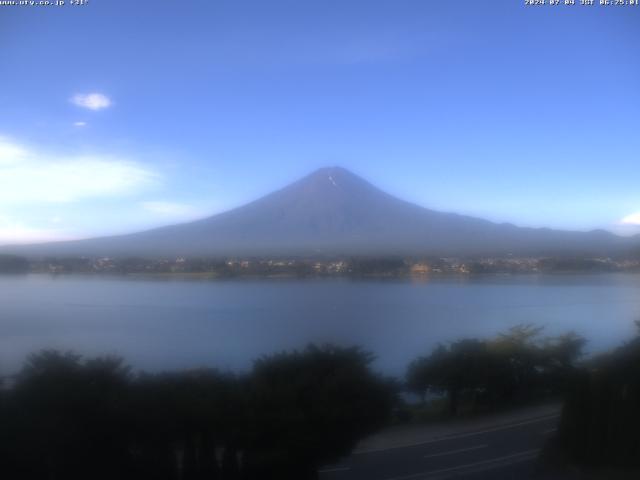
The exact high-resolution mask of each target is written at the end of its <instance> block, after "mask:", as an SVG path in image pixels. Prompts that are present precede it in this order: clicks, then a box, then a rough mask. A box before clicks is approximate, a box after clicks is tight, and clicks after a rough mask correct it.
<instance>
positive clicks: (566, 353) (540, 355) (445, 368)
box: [406, 325, 585, 415]
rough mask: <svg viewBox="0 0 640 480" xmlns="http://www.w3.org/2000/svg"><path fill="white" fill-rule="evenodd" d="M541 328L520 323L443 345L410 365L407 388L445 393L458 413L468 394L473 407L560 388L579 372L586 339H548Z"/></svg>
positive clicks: (452, 411) (420, 392) (522, 399)
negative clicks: (492, 336) (486, 336)
mask: <svg viewBox="0 0 640 480" xmlns="http://www.w3.org/2000/svg"><path fill="white" fill-rule="evenodd" d="M541 332H542V329H541V328H539V327H534V326H531V325H520V326H517V327H514V328H512V329H510V330H509V331H508V332H506V333H503V334H500V335H498V336H497V337H496V338H495V339H490V340H478V339H463V340H459V341H457V342H454V343H451V344H450V345H448V346H444V345H438V346H437V347H436V348H435V349H434V350H433V351H432V352H431V354H429V355H428V356H425V357H420V358H418V359H416V360H414V361H413V362H412V363H411V364H410V365H409V367H408V369H407V373H406V385H407V388H408V389H409V390H410V391H412V392H414V393H416V394H418V395H420V396H421V397H422V398H423V399H424V398H426V396H427V395H428V394H436V395H437V394H442V393H445V394H446V396H447V398H448V400H449V413H450V414H452V415H456V414H457V413H458V411H459V408H460V402H461V400H462V399H465V400H467V401H470V402H471V403H472V405H473V408H477V407H480V406H485V407H489V408H491V407H497V406H500V405H510V404H514V403H521V402H526V401H530V400H532V399H535V398H539V397H540V396H544V395H548V394H552V393H558V392H560V391H562V388H563V380H564V379H565V378H567V377H568V376H570V375H571V374H572V373H573V371H574V368H575V365H574V364H575V362H576V360H577V359H578V358H579V357H580V356H581V354H582V348H583V346H584V344H585V341H584V339H583V338H582V337H579V336H578V335H576V334H574V333H569V334H566V335H562V336H560V337H556V338H546V339H542V338H541V337H540V335H541Z"/></svg>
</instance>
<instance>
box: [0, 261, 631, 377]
mask: <svg viewBox="0 0 640 480" xmlns="http://www.w3.org/2000/svg"><path fill="white" fill-rule="evenodd" d="M636 319H640V276H638V275H628V274H613V275H609V274H606V275H605V274H602V275H584V276H580V275H557V276H536V275H531V276H507V277H492V276H487V277H474V278H457V279H452V278H448V279H435V280H430V281H428V282H412V281H350V280H345V279H337V280H336V279H332V280H233V281H176V280H171V281H167V280H147V279H145V280H140V279H128V278H117V277H113V278H105V277H97V276H58V277H51V276H46V275H27V276H0V372H2V373H7V372H11V371H13V370H15V369H16V368H18V367H19V365H20V363H21V362H22V361H23V359H24V357H25V356H26V355H27V354H28V353H30V352H33V351H36V350H38V349H41V348H54V347H55V348H61V349H73V350H75V351H77V352H79V353H83V354H90V355H92V354H103V353H109V354H118V355H122V356H124V357H125V358H126V359H127V361H128V362H129V363H131V364H132V365H134V366H135V367H138V368H144V369H153V370H157V369H172V368H182V367H194V366H205V365H206V366H217V367H220V368H223V369H226V368H229V369H236V370H238V369H239V370H242V369H246V368H248V367H250V365H251V360H252V359H254V358H255V357H257V356H259V355H261V354H265V353H271V352H274V351H278V350H282V349H290V348H296V347H303V346H304V345H306V344H307V343H308V342H311V341H314V342H336V343H339V344H343V345H351V344H358V345H361V346H363V347H365V348H367V349H369V350H371V351H373V352H375V353H376V354H377V356H378V360H377V363H376V366H377V367H378V368H379V369H380V370H382V371H384V372H385V373H388V374H402V372H403V371H404V369H405V367H406V365H407V363H408V362H409V361H410V360H411V359H412V358H414V357H415V356H417V355H420V354H423V353H426V352H428V351H429V349H430V348H431V347H433V346H434V345H435V344H436V343H437V342H446V341H451V340H455V339H458V338H461V337H464V336H479V337H483V336H489V335H493V334H495V333H498V332H500V331H504V330H505V329H507V328H509V327H510V326H513V325H517V324H520V323H535V324H538V325H544V326H545V328H546V332H547V333H548V334H555V333H560V332H564V331H567V330H575V331H577V332H578V333H581V334H583V335H585V336H586V337H587V338H588V339H589V348H590V349H591V350H592V351H596V350H602V349H606V348H610V347H612V346H615V345H617V344H619V343H620V342H622V341H624V340H625V339H627V338H629V337H630V336H631V335H632V334H633V333H634V332H635V326H634V324H633V321H634V320H636Z"/></svg>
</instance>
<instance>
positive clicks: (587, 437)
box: [557, 332, 640, 469]
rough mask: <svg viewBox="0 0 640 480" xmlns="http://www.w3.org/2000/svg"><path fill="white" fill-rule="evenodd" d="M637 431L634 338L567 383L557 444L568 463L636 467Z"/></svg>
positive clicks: (638, 343) (639, 386)
mask: <svg viewBox="0 0 640 480" xmlns="http://www.w3.org/2000/svg"><path fill="white" fill-rule="evenodd" d="M639 334H640V332H639ZM639 431H640V335H638V336H637V337H636V338H635V339H633V340H632V341H630V342H628V343H627V344H626V345H624V346H622V347H620V348H618V349H617V350H615V351H614V352H612V353H610V354H608V355H602V356H600V357H599V358H597V359H596V360H595V361H593V362H591V363H590V365H589V368H588V369H585V370H584V371H583V372H581V374H580V375H579V376H577V377H576V378H575V379H574V380H573V381H572V382H571V387H570V389H569V394H568V396H567V400H566V403H565V406H564V409H563V413H562V418H561V422H560V429H559V435H558V442H557V445H558V447H559V450H560V451H561V452H562V453H563V454H564V455H565V457H566V459H567V460H568V461H569V462H570V463H574V464H578V465H582V466H590V467H598V468H605V467H606V468H623V469H629V468H636V469H638V468H640V437H639V436H638V432H639Z"/></svg>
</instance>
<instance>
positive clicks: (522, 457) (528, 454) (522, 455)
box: [386, 449, 540, 480]
mask: <svg viewBox="0 0 640 480" xmlns="http://www.w3.org/2000/svg"><path fill="white" fill-rule="evenodd" d="M539 452H540V450H539V449H536V450H526V451H524V452H518V453H514V454H512V455H505V456H504V457H497V458H490V459H489V460H482V461H480V462H474V463H467V464H465V465H457V466H455V467H449V468H441V469H439V470H431V471H428V472H420V473H413V474H411V475H405V476H403V477H393V478H387V479H386V480H412V479H420V478H428V477H429V476H433V475H440V474H443V473H450V472H456V471H464V470H469V469H472V471H482V470H490V469H491V467H494V466H495V467H500V466H502V465H510V464H513V463H518V462H523V461H526V460H530V459H532V458H535V456H536V455H537V454H538V453H539ZM478 467H481V468H478ZM474 469H475V470H474Z"/></svg>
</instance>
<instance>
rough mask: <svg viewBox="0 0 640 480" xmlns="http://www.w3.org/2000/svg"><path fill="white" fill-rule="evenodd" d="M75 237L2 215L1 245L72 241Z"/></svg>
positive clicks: (0, 219)
mask: <svg viewBox="0 0 640 480" xmlns="http://www.w3.org/2000/svg"><path fill="white" fill-rule="evenodd" d="M73 238H75V237H73V236H70V235H68V234H67V233H65V232H63V231H61V230H58V229H51V228H35V227H32V226H28V225H25V224H24V223H23V222H19V221H17V220H15V219H13V218H11V217H9V216H6V215H0V245H7V244H18V243H36V242H42V241H51V240H72V239H73Z"/></svg>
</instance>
